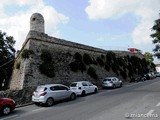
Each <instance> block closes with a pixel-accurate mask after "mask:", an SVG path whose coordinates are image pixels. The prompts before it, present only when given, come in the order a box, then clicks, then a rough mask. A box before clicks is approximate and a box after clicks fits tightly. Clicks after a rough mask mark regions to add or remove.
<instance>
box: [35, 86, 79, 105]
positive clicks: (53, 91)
mask: <svg viewBox="0 0 160 120" xmlns="http://www.w3.org/2000/svg"><path fill="white" fill-rule="evenodd" d="M76 97H77V95H76V93H75V92H74V91H72V90H70V89H69V88H68V87H67V86H65V85H62V84H48V85H42V86H38V87H37V89H36V91H34V92H33V94H32V101H33V102H34V103H35V104H36V105H40V104H46V105H47V106H52V105H53V104H54V102H55V101H59V100H63V99H66V98H70V100H74V99H76Z"/></svg>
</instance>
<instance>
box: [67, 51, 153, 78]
mask: <svg viewBox="0 0 160 120" xmlns="http://www.w3.org/2000/svg"><path fill="white" fill-rule="evenodd" d="M82 56H83V57H82ZM74 59H75V61H73V62H71V63H70V64H69V66H70V68H71V70H72V71H74V72H78V71H79V70H81V71H84V70H86V69H87V73H88V75H90V76H91V77H92V78H93V79H98V75H97V73H96V70H95V69H94V66H97V65H99V66H100V67H101V68H103V69H105V70H106V72H109V71H110V70H112V71H113V72H114V73H115V75H116V76H121V77H122V78H123V79H127V78H133V77H134V76H135V75H136V76H137V75H142V74H146V73H148V72H149V71H150V69H152V70H153V71H154V70H155V65H154V64H153V63H149V61H147V60H146V59H145V58H143V59H140V58H139V57H137V56H129V55H127V56H117V55H116V54H115V53H114V52H112V51H110V52H108V53H107V54H106V55H103V54H102V55H100V56H96V57H93V56H90V55H89V54H87V53H84V54H83V55H81V54H79V53H75V55H74Z"/></svg>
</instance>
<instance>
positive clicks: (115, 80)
mask: <svg viewBox="0 0 160 120" xmlns="http://www.w3.org/2000/svg"><path fill="white" fill-rule="evenodd" d="M112 80H113V83H114V85H115V86H116V87H117V86H118V81H117V79H116V78H113V79H112Z"/></svg>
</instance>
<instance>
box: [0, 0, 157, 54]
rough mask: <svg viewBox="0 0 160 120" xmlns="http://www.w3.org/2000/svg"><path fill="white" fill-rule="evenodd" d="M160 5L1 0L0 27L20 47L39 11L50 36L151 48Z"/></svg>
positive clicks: (147, 1)
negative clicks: (30, 20)
mask: <svg viewBox="0 0 160 120" xmlns="http://www.w3.org/2000/svg"><path fill="white" fill-rule="evenodd" d="M159 5H160V1H159V0H141V1H139V0H127V1H126V0H69V1H68V0H34V1H33V0H14V1H13V0H2V2H1V5H0V18H1V19H0V30H1V31H3V32H7V34H8V35H12V36H13V37H14V38H15V40H16V45H15V47H16V49H21V47H22V44H23V42H24V40H25V37H26V35H27V33H28V32H29V19H30V16H31V15H32V14H33V13H35V12H39V13H41V14H42V15H43V16H44V19H45V32H46V33H47V34H48V35H50V36H55V37H58V38H62V39H65V40H69V41H73V42H77V43H82V44H86V45H90V46H95V47H98V48H103V49H109V50H110V49H115V50H127V48H128V47H135V48H138V49H140V50H142V51H143V53H144V52H152V49H153V48H154V45H153V44H152V38H150V34H151V33H152V31H151V27H152V26H153V24H154V20H155V19H157V18H158V17H159V16H158V14H159V10H160V9H159Z"/></svg>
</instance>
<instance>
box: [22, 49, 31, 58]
mask: <svg viewBox="0 0 160 120" xmlns="http://www.w3.org/2000/svg"><path fill="white" fill-rule="evenodd" d="M33 53H34V52H33V50H28V49H24V50H23V51H22V54H21V57H22V58H24V59H28V58H29V56H30V55H32V54H33Z"/></svg>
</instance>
